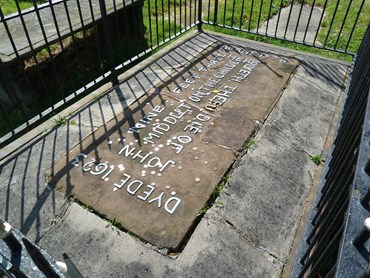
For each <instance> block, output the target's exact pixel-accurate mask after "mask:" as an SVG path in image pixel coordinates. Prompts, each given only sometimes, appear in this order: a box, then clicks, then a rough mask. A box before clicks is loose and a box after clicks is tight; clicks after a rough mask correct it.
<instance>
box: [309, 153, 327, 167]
mask: <svg viewBox="0 0 370 278" xmlns="http://www.w3.org/2000/svg"><path fill="white" fill-rule="evenodd" d="M310 159H311V161H312V162H313V163H315V164H316V165H317V166H319V165H320V164H323V163H324V162H325V159H324V158H323V157H322V156H321V155H319V154H315V155H311V156H310Z"/></svg>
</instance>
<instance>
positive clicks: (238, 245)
mask: <svg viewBox="0 0 370 278" xmlns="http://www.w3.org/2000/svg"><path fill="white" fill-rule="evenodd" d="M192 34H193V35H194V36H193V37H190V35H187V36H186V37H184V38H183V39H182V40H181V41H180V42H178V43H177V44H178V45H177V48H175V49H173V50H170V49H168V48H166V49H164V50H163V51H161V52H160V53H158V54H156V55H155V56H153V57H152V58H151V60H147V61H145V63H141V64H139V65H138V66H136V67H135V68H134V69H133V70H131V71H130V72H127V73H126V76H127V78H123V77H121V85H120V86H119V87H116V88H113V89H108V91H106V93H105V95H104V96H103V97H102V98H99V99H98V100H94V101H91V98H89V97H87V98H86V99H85V105H83V104H82V103H83V101H81V102H80V103H78V104H76V105H74V106H73V107H71V108H69V109H70V111H74V114H73V115H72V116H71V120H73V121H74V122H73V124H69V125H66V126H62V127H55V128H51V129H49V130H48V131H47V132H46V133H43V134H42V135H39V136H38V137H35V138H34V139H33V140H32V141H31V142H29V143H27V144H26V145H24V146H22V145H23V143H22V141H17V142H14V143H13V144H12V145H11V146H9V147H12V146H13V147H16V146H22V147H21V148H20V149H19V150H17V151H16V152H14V153H13V154H11V155H10V156H9V157H7V159H5V160H3V161H2V163H1V166H0V173H1V174H0V191H1V192H4V194H1V195H0V212H1V214H0V217H2V218H4V219H6V220H7V221H9V222H10V223H11V224H13V225H14V226H15V227H17V228H18V229H20V230H21V231H22V232H23V233H25V234H26V235H27V236H28V237H29V238H30V239H31V240H35V241H36V242H37V243H38V244H40V245H41V246H42V248H43V249H45V250H46V251H47V252H49V253H50V254H51V255H52V256H54V257H55V258H56V259H58V260H60V259H61V256H62V253H63V252H65V253H67V254H68V255H69V256H70V258H72V260H73V261H74V263H75V264H76V265H77V266H78V267H79V269H80V270H81V272H82V273H83V274H85V275H86V276H89V277H280V274H281V272H282V270H283V267H284V263H285V262H286V260H287V258H288V256H289V253H290V248H291V246H292V243H293V239H294V236H295V232H296V230H297V227H298V225H299V220H300V218H301V216H302V213H303V209H304V206H305V200H306V198H307V196H308V194H309V190H310V188H311V186H312V182H313V179H314V176H315V173H316V170H317V167H316V165H315V164H313V163H312V162H311V161H310V155H314V154H321V152H322V150H323V147H324V144H325V141H326V139H327V135H328V132H329V128H330V126H331V124H332V120H333V116H334V112H335V109H336V107H337V102H338V98H339V95H340V91H341V88H342V85H343V78H344V75H345V74H346V70H347V67H346V66H345V65H343V64H339V63H334V62H331V61H327V60H324V59H321V58H317V57H312V56H309V55H304V54H301V53H297V52H290V51H288V50H286V49H285V50H282V49H281V48H276V47H270V46H266V45H262V44H257V43H253V42H250V41H243V40H236V39H235V38H230V37H225V36H217V35H214V34H207V33H206V34H204V33H192ZM219 44H229V45H234V46H239V47H243V48H247V49H251V48H252V49H255V50H256V51H259V52H265V53H266V54H269V55H275V54H276V55H282V56H286V57H287V58H296V59H298V60H299V61H300V65H299V66H298V68H297V70H296V72H295V74H294V75H293V76H292V78H291V80H290V82H289V83H288V84H287V86H286V88H285V90H284V91H283V93H282V95H281V98H280V100H279V101H278V102H277V104H276V106H275V108H274V109H273V110H272V112H271V113H270V115H269V116H268V118H267V119H266V121H265V122H264V123H260V128H259V131H258V132H257V133H256V137H255V141H256V144H255V145H253V146H252V147H251V148H250V149H249V150H248V152H245V153H242V154H241V156H240V158H239V159H238V161H237V162H236V164H234V166H233V167H232V173H231V176H230V178H229V181H228V183H227V185H226V187H225V190H224V191H223V192H222V193H221V195H220V197H219V199H218V201H219V202H218V204H223V205H222V206H220V205H219V206H217V205H215V206H213V207H212V208H211V209H210V210H208V211H207V213H206V214H205V216H204V217H203V219H202V220H201V221H200V223H199V224H198V226H197V227H196V229H195V230H194V232H193V233H192V235H191V237H190V238H189V239H188V240H187V242H186V246H185V248H184V249H183V250H182V252H181V253H177V254H173V253H169V254H167V256H166V255H164V254H166V253H167V251H168V250H158V249H156V248H155V247H154V246H151V245H150V244H145V243H143V242H141V241H139V240H138V239H136V238H135V237H132V236H130V234H128V233H125V232H122V231H118V230H116V229H115V228H112V227H111V226H109V225H107V221H105V220H103V219H101V218H100V217H98V216H97V215H95V214H93V213H91V212H89V211H88V210H87V209H86V208H83V207H82V206H80V205H78V204H76V203H75V202H73V200H69V199H65V197H64V196H63V194H62V193H60V192H58V191H55V190H53V189H52V188H51V187H49V186H48V185H47V183H46V182H47V181H48V179H49V176H50V174H51V169H53V164H54V163H55V162H56V161H58V160H59V159H60V158H62V157H63V156H64V155H65V154H66V153H68V152H69V150H70V149H71V148H72V147H73V146H75V145H76V144H78V143H79V142H80V141H82V140H83V139H84V138H85V137H86V136H87V135H89V134H91V132H92V131H94V130H96V129H97V128H98V127H100V126H102V125H103V124H104V123H106V122H107V121H108V120H110V119H114V118H115V117H116V115H118V114H120V113H122V112H123V111H124V109H125V108H127V106H128V105H130V104H132V103H133V102H134V101H135V100H137V99H139V98H140V97H141V96H144V97H150V94H151V92H152V91H151V89H152V88H153V87H155V86H158V85H160V84H161V83H162V82H163V81H165V80H166V79H168V78H170V77H171V76H174V75H175V74H177V73H178V72H180V71H181V70H183V69H184V66H186V65H188V64H189V61H193V60H194V59H197V58H199V53H201V52H202V51H205V50H206V49H208V50H209V49H213V48H215V47H217V46H218V45H219ZM171 47H175V45H171ZM162 55H163V56H162ZM135 70H136V71H137V72H136V73H135ZM132 73H135V74H134V75H130V74H132ZM103 91H104V90H103ZM145 95H146V96H145ZM88 101H89V102H88ZM86 102H88V103H87V104H86ZM256 108H258V107H256ZM66 113H67V112H63V114H66ZM43 128H45V126H40V127H39V129H38V130H39V131H42V130H43ZM39 131H34V133H32V132H31V133H30V134H28V135H27V136H28V139H32V138H33V136H35V135H36V134H39ZM27 136H26V137H25V138H23V139H27ZM6 150H8V149H4V150H2V151H3V152H2V154H4V151H6Z"/></svg>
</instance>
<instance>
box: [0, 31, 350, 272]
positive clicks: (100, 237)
mask: <svg viewBox="0 0 370 278" xmlns="http://www.w3.org/2000/svg"><path fill="white" fill-rule="evenodd" d="M196 34H198V33H197V32H191V33H189V34H188V35H186V37H184V38H183V39H181V41H179V42H178V45H180V44H181V43H182V42H183V41H185V40H189V39H191V38H193V37H194V36H195V35H196ZM205 36H210V37H211V39H210V40H211V41H214V42H217V41H218V40H221V41H226V42H229V43H234V44H235V43H237V44H239V42H240V44H244V45H247V46H248V47H256V48H257V49H262V50H265V51H267V52H278V54H281V55H285V56H289V57H294V58H299V59H300V60H304V58H310V59H311V60H312V59H313V60H315V58H313V57H312V56H310V55H306V54H302V53H299V52H294V51H290V50H289V51H288V52H289V53H288V55H286V54H287V50H286V49H281V48H276V47H272V46H267V45H265V44H260V43H255V42H250V41H247V40H241V39H238V41H239V42H236V41H237V39H236V38H232V37H228V36H225V38H226V39H223V40H222V39H221V38H223V37H224V36H220V35H217V36H215V35H214V34H211V35H207V33H205ZM231 38H232V39H231ZM170 47H171V49H174V48H175V47H177V45H176V46H175V45H173V44H172V45H170ZM271 49H272V50H271ZM167 52H168V48H165V49H163V50H161V51H160V52H159V53H157V54H155V55H157V56H155V57H152V58H150V61H151V62H153V61H154V59H156V57H157V58H158V57H161V56H160V55H163V54H166V53H167ZM291 53H293V54H291ZM319 61H321V62H326V61H325V59H322V58H320V59H319ZM147 64H148V60H146V61H144V62H143V63H141V64H140V65H147ZM140 65H138V66H136V67H135V68H134V69H132V70H131V71H128V72H126V73H125V74H124V75H123V77H126V78H127V77H130V76H132V75H134V74H136V73H137V72H140V69H141V68H142V67H140ZM342 65H343V66H344V65H345V64H342ZM123 77H122V79H121V77H120V80H123ZM291 82H292V81H291ZM291 82H290V83H291ZM106 86H107V87H104V88H103V89H102V90H101V91H100V92H101V94H103V95H104V94H106V93H107V92H108V91H109V90H110V89H112V88H111V86H110V85H106ZM332 89H333V88H330V87H329V88H328V90H332ZM284 96H285V93H284V94H283V97H284ZM293 96H294V94H293ZM330 99H331V98H329V99H327V100H328V101H330ZM84 100H85V101H83V100H81V102H79V103H76V104H75V105H74V106H73V107H70V108H69V109H68V110H66V111H63V112H62V113H61V115H64V114H66V113H69V111H71V112H76V111H78V110H79V109H81V106H86V105H89V103H90V102H91V97H90V98H89V96H87V97H86V98H85V99H84ZM278 106H279V103H277V104H276V105H275V109H274V110H273V112H271V113H274V115H275V118H271V119H275V120H277V119H280V118H279V117H280V116H284V117H283V118H287V116H288V115H287V113H283V112H281V111H279V110H276V109H277V107H278ZM297 109H299V108H298V107H297ZM274 111H275V112H274ZM276 113H277V114H276ZM270 117H272V114H270ZM270 117H269V118H268V119H270ZM288 119H289V118H288ZM330 120H331V119H330ZM49 124H50V123H49ZM288 124H289V120H288ZM50 126H51V125H50ZM272 126H273V125H272V124H268V125H266V126H265V127H263V128H264V130H265V131H264V134H267V133H270V135H269V138H266V139H264V138H265V137H264V136H262V134H260V132H258V133H259V134H260V135H259V136H260V137H258V140H259V141H260V142H262V140H265V141H266V143H265V141H264V142H262V143H260V145H259V144H258V143H257V146H256V150H254V148H253V149H252V150H251V153H249V152H248V153H247V155H246V156H245V158H244V160H243V158H241V159H240V160H239V161H240V162H239V164H238V165H237V167H236V168H239V169H241V168H243V167H245V166H248V165H249V164H248V159H254V160H253V161H254V162H253V163H255V164H256V165H257V166H258V167H259V168H260V169H265V170H266V169H268V170H267V174H268V175H267V174H261V175H255V174H254V178H253V179H255V180H258V179H263V178H264V177H266V176H270V173H269V172H270V170H269V169H273V168H271V167H269V166H268V164H267V162H261V160H260V155H257V154H258V151H259V152H260V151H262V150H261V149H260V150H258V148H261V147H262V148H267V143H268V141H270V143H271V144H270V145H271V146H272V147H273V148H272V149H270V152H271V150H272V151H273V152H274V153H275V154H276V156H275V158H276V159H279V157H280V158H281V156H280V155H281V154H279V153H278V150H279V146H280V145H279V144H277V143H276V142H275V141H273V139H274V136H273V134H274V132H276V134H277V133H279V134H280V135H279V138H278V139H276V140H280V141H283V142H284V143H283V145H284V146H286V147H287V150H289V151H292V156H293V157H294V156H297V157H299V158H300V159H301V160H305V161H306V162H309V160H307V154H306V153H303V152H302V150H301V149H299V148H295V147H294V145H293V144H291V142H290V141H289V140H286V138H285V137H284V134H283V132H281V131H279V130H267V131H266V129H269V128H271V127H272ZM293 130H294V129H293ZM61 131H62V130H61ZM266 132H267V133H266ZM271 132H272V133H271ZM324 133H325V132H323V134H324ZM36 134H37V133H36ZM30 136H31V133H30V134H28V137H27V136H26V139H29V138H30ZM261 136H262V137H261ZM324 136H325V138H326V135H324ZM325 138H322V139H323V140H325ZM34 140H37V139H31V140H26V142H28V143H31V142H32V141H34ZM320 142H321V141H320ZM19 146H21V145H18V147H19ZM290 148H292V150H290ZM263 153H265V154H266V155H267V156H268V154H269V150H268V149H266V150H263ZM250 154H251V155H250ZM283 158H284V157H283ZM275 162H276V160H275ZM306 162H305V163H306ZM281 164H282V165H283V166H284V165H285V164H284V163H281ZM309 168H310V169H311V168H312V165H311V166H310V167H309ZM282 169H283V170H284V169H289V166H286V165H285V166H284V167H283V168H282ZM238 171H239V172H240V171H241V170H238ZM246 171H248V170H246ZM274 171H275V170H274ZM244 174H245V173H244ZM244 174H243V175H244ZM243 175H240V173H236V172H235V171H234V173H233V175H232V176H233V178H232V180H231V182H230V183H229V184H228V186H227V188H226V191H225V192H224V193H223V194H222V196H221V198H220V201H224V202H225V205H226V206H225V208H224V209H220V208H217V207H213V208H212V209H211V210H209V211H208V212H207V213H206V216H205V217H204V218H203V219H202V220H201V223H200V224H199V225H198V227H197V228H196V229H195V232H194V234H193V236H192V237H191V238H190V240H189V242H188V244H187V245H186V247H185V249H184V250H183V252H182V253H181V254H180V255H179V256H178V258H177V259H176V260H171V259H169V258H168V257H165V256H162V255H160V254H158V253H157V252H153V251H152V249H151V248H147V246H145V244H144V243H142V242H139V241H136V240H134V239H133V238H131V237H129V236H128V235H126V234H124V233H119V234H117V231H116V230H110V229H107V228H105V225H106V223H105V221H102V220H101V219H99V218H97V217H96V216H94V215H93V214H91V213H89V212H87V211H86V210H84V209H83V208H81V207H79V206H78V205H76V204H74V203H72V205H71V206H69V207H68V208H67V209H66V212H65V214H63V215H61V218H60V219H58V221H57V223H55V226H52V227H51V228H50V230H48V231H45V233H44V234H43V235H42V237H41V239H40V243H41V244H42V246H45V247H46V249H47V250H48V251H49V252H50V253H51V254H52V255H54V256H56V257H57V258H58V256H60V254H59V253H60V248H61V246H62V245H63V247H64V249H65V251H66V252H67V253H68V254H72V255H71V257H72V259H73V260H74V262H75V263H76V264H77V265H78V266H80V268H81V271H82V272H83V273H89V275H91V276H95V277H100V276H102V275H105V276H109V275H111V276H115V277H117V275H118V276H119V275H124V274H123V273H125V274H126V275H125V276H128V277H130V276H134V275H137V274H140V275H141V276H143V277H153V276H154V277H175V276H188V277H191V276H194V277H197V276H204V277H209V276H211V275H213V277H221V276H225V275H228V276H234V277H237V276H239V277H240V276H248V275H249V276H252V277H279V275H280V272H281V269H282V267H283V263H284V258H285V257H286V254H287V251H286V250H287V249H288V248H287V246H289V245H291V242H290V240H291V237H292V232H293V231H292V230H294V227H295V226H294V225H293V226H290V227H289V229H288V230H289V231H290V232H288V234H289V236H288V238H289V242H285V243H284V250H283V252H282V253H281V254H278V252H277V251H276V250H277V249H276V246H275V248H272V247H274V246H272V247H271V245H269V244H270V243H269V240H267V241H266V238H267V239H269V237H266V236H265V237H262V238H260V237H259V236H258V235H259V233H260V234H262V235H268V233H267V232H266V230H263V229H260V228H259V227H261V226H259V225H256V226H255V227H252V229H250V228H249V227H248V221H250V218H248V217H247V218H246V217H245V215H242V214H243V213H242V212H241V209H242V205H248V204H245V203H246V202H245V200H246V197H253V195H251V192H250V191H248V190H250V188H249V187H248V186H246V183H245V182H246V181H245V180H243V178H242V177H243ZM271 175H272V174H271ZM283 176H284V175H283ZM293 178H294V175H292V176H290V184H294V182H292V181H291V179H293ZM253 179H251V180H253ZM238 180H239V181H240V182H237V181H238ZM273 180H274V179H273ZM278 180H279V179H275V182H277V181H278ZM280 180H281V182H280V184H281V185H280V186H282V188H283V189H284V190H288V191H287V192H292V193H294V188H293V189H290V188H287V189H286V188H284V187H283V185H284V179H281V178H280ZM258 184H259V186H257V187H256V189H257V191H258V190H259V193H260V194H259V195H261V196H264V197H265V198H271V197H273V196H274V191H273V190H270V193H268V191H265V192H264V191H263V190H265V189H263V185H264V184H265V183H264V182H263V180H262V182H260V183H258ZM299 184H300V185H301V186H302V188H306V189H307V188H309V187H310V186H311V184H302V183H299ZM247 185H248V184H247ZM237 187H240V188H241V189H242V190H244V191H246V192H247V194H246V195H241V191H236V188H237ZM270 187H271V184H270ZM271 188H272V189H274V187H271ZM306 189H305V190H306ZM248 192H249V193H248ZM263 192H264V193H266V194H264V193H263ZM294 194H296V193H294ZM261 196H258V198H259V197H261ZM279 196H280V197H281V198H282V200H285V199H284V194H281V195H279ZM302 196H303V197H302ZM302 196H301V197H300V198H299V199H300V200H299V202H298V210H300V211H299V212H295V215H296V214H300V213H301V211H302V209H303V208H302V207H303V200H302V198H303V199H304V196H306V193H305V194H303V195H302ZM251 200H253V198H251ZM0 201H1V200H0ZM293 201H294V200H292V201H291V202H293ZM233 203H234V205H235V206H234V207H235V209H237V210H239V213H233V212H232V210H233V206H232V205H230V204H233ZM265 204H266V203H265ZM276 204H277V203H276ZM249 205H250V204H249ZM230 209H231V210H230ZM269 209H272V210H274V209H276V207H270V208H269ZM225 210H227V213H225ZM253 211H254V212H256V211H259V212H260V213H261V214H256V215H257V216H258V215H260V217H264V216H265V215H264V214H263V212H264V211H263V210H259V208H258V206H256V207H250V210H249V211H248V210H247V212H248V213H249V216H250V217H252V216H253ZM251 213H252V214H251ZM256 215H254V216H256ZM230 216H231V218H230ZM240 216H242V217H241V218H240ZM236 218H239V219H237V220H235V219H236ZM295 218H297V217H295ZM81 219H84V220H86V219H91V221H90V220H89V221H87V223H83V221H81ZM269 219H270V218H269ZM271 219H272V218H271ZM245 221H247V222H245ZM291 221H292V220H291ZM262 224H264V225H265V224H266V223H262ZM249 225H250V224H249ZM262 226H263V225H262ZM257 228H258V229H259V230H257V233H254V231H256V229H257ZM251 231H252V232H251ZM269 231H270V232H271V230H269ZM284 233H286V231H282V234H284ZM71 234H73V235H74V237H71ZM256 235H257V236H256ZM279 236H281V234H279ZM273 239H275V237H273V238H272V240H273ZM266 242H267V243H266ZM271 250H272V251H271ZM102 256H103V257H104V258H107V259H106V260H105V261H104V264H103V265H102V263H101V257H102Z"/></svg>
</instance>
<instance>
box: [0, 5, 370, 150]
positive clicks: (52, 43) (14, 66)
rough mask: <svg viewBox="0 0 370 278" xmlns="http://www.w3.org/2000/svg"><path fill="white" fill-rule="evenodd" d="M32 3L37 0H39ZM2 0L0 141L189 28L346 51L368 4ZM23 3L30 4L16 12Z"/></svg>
mask: <svg viewBox="0 0 370 278" xmlns="http://www.w3.org/2000/svg"><path fill="white" fill-rule="evenodd" d="M40 1H41V2H42V1H43V2H42V3H40ZM5 2H6V3H14V5H13V10H12V11H13V12H14V13H11V14H5V13H8V12H9V11H8V10H6V9H5V8H6V7H4V6H2V5H0V147H1V146H4V145H6V144H8V143H9V142H10V141H11V140H13V139H14V138H16V137H17V136H19V135H20V134H22V133H23V132H25V131H27V130H29V129H31V128H32V127H34V126H36V125H37V124H39V123H40V122H41V121H43V120H45V119H48V118H50V116H52V115H53V114H54V113H56V112H58V111H59V110H61V109H62V108H63V107H66V106H67V105H70V104H71V103H72V102H74V101H76V100H78V99H79V98H81V97H82V96H84V95H86V94H87V93H89V92H91V91H93V89H94V88H97V87H98V86H100V85H102V84H103V83H105V82H108V81H111V82H112V83H113V84H116V83H117V82H118V80H117V76H118V75H119V74H120V73H122V72H124V71H125V69H127V68H128V67H130V66H132V65H133V64H134V63H137V62H139V61H141V60H142V59H144V58H145V57H147V56H149V55H151V53H152V52H153V51H155V50H156V49H158V48H159V47H161V46H162V45H163V44H165V43H167V42H169V41H171V40H172V39H174V38H177V37H178V36H179V35H181V34H183V33H184V32H187V31H188V30H190V29H192V28H193V27H196V26H197V27H198V29H199V30H202V27H203V26H204V25H206V26H208V27H210V28H216V31H217V30H219V29H217V28H222V29H223V30H231V31H233V32H234V31H239V32H244V33H245V32H246V33H250V34H259V35H261V36H264V37H269V38H278V39H281V40H283V41H289V42H295V43H298V44H304V45H308V46H312V47H316V48H322V49H330V50H332V51H335V52H340V53H346V54H349V55H353V54H354V53H356V52H357V48H358V46H357V45H358V41H359V40H361V39H362V36H363V33H364V30H363V29H364V28H363V26H364V25H366V24H367V22H365V21H366V20H364V19H363V18H364V13H366V11H367V10H368V9H369V5H370V4H369V2H366V0H330V1H329V0H306V1H299V2H297V1H294V0H248V1H246V0H240V1H236V0H222V1H221V0H57V1H53V0H27V1H26V0H8V1H5ZM0 3H2V2H0ZM21 4H22V5H24V4H27V5H29V6H30V7H29V8H28V9H22V8H23V6H21Z"/></svg>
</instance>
